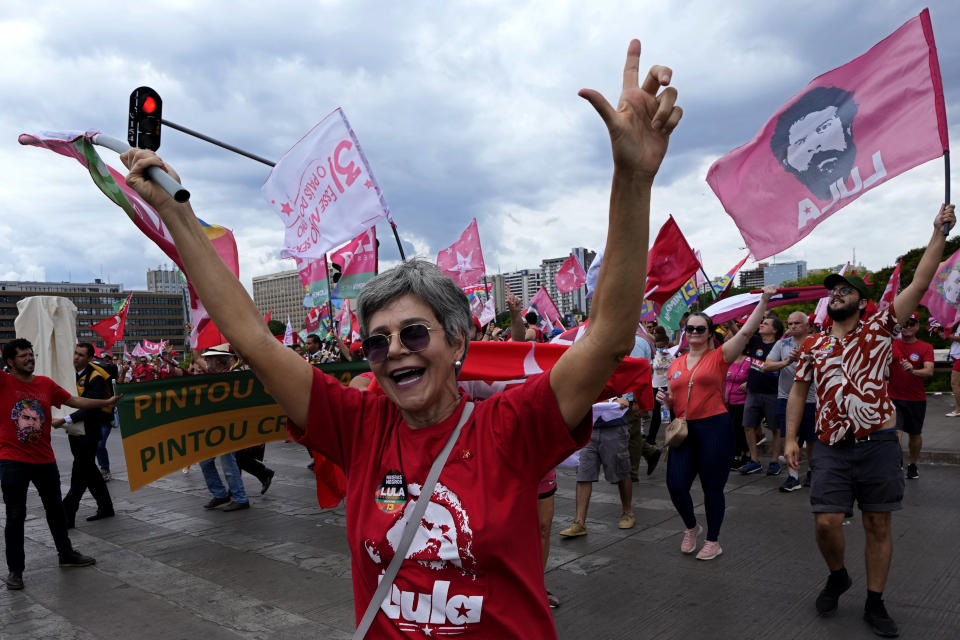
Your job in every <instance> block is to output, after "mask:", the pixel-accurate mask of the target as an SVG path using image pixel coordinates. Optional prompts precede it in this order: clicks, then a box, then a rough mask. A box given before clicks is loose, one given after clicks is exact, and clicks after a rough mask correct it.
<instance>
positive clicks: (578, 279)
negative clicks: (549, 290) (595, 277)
mask: <svg viewBox="0 0 960 640" xmlns="http://www.w3.org/2000/svg"><path fill="white" fill-rule="evenodd" d="M555 281H556V283H557V291H559V292H560V293H570V292H571V291H574V290H576V289H579V288H580V287H582V286H583V285H585V284H586V283H587V272H586V271H584V270H583V265H582V264H580V261H579V260H577V256H575V255H571V256H570V257H569V258H567V260H566V262H564V263H563V264H562V265H560V269H558V270H557V277H556V279H555Z"/></svg>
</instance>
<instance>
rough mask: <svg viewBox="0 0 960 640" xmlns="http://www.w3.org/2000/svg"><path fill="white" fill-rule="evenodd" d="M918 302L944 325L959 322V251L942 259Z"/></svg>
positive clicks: (949, 325)
mask: <svg viewBox="0 0 960 640" xmlns="http://www.w3.org/2000/svg"><path fill="white" fill-rule="evenodd" d="M920 304H922V305H923V306H925V307H926V308H927V309H929V310H930V315H931V316H933V317H934V318H936V319H937V321H938V322H940V324H942V325H943V326H944V327H952V326H953V325H955V324H956V323H957V322H960V251H956V252H954V254H953V255H952V256H950V257H949V258H947V259H946V260H944V261H943V263H942V264H941V265H940V268H939V269H937V273H936V275H935V276H933V280H932V281H931V282H930V287H929V288H927V292H926V293H924V294H923V298H921V299H920Z"/></svg>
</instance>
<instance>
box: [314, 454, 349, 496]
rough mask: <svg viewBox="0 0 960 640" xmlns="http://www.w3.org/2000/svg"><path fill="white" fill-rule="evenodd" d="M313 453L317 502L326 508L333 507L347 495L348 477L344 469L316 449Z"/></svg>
mask: <svg viewBox="0 0 960 640" xmlns="http://www.w3.org/2000/svg"><path fill="white" fill-rule="evenodd" d="M310 453H311V454H312V455H313V473H314V475H316V477H317V502H318V503H319V504H320V506H321V507H323V508H324V509H333V508H334V507H336V506H337V505H338V504H340V501H341V500H343V499H344V497H345V496H346V495H347V478H346V476H345V475H344V474H343V470H342V469H341V468H340V467H338V466H337V465H336V464H334V463H333V462H332V461H330V460H328V459H327V458H325V457H323V456H322V455H320V454H319V453H317V452H316V451H311V452H310Z"/></svg>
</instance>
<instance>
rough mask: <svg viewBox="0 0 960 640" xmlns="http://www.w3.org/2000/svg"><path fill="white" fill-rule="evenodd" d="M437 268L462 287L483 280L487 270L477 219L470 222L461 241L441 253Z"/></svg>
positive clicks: (438, 257)
mask: <svg viewBox="0 0 960 640" xmlns="http://www.w3.org/2000/svg"><path fill="white" fill-rule="evenodd" d="M437 266H438V267H439V268H440V270H441V271H443V272H444V273H445V274H447V275H448V276H450V277H451V278H453V281H454V282H456V283H457V284H459V285H460V286H461V287H466V286H469V285H471V284H476V283H477V282H480V281H481V280H483V274H484V273H485V272H486V270H487V268H486V266H484V264H483V251H482V250H481V248H480V233H479V232H478V231H477V219H476V218H474V219H473V220H471V221H470V224H469V225H468V226H467V228H466V230H465V231H464V232H463V234H462V235H461V236H460V239H459V240H457V241H456V242H454V243H453V244H452V245H450V246H449V247H447V248H446V249H444V250H442V251H441V252H440V254H439V255H438V256H437Z"/></svg>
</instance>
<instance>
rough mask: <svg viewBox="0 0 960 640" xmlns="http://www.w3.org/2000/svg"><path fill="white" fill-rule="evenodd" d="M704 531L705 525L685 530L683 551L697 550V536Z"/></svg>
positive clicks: (681, 547)
mask: <svg viewBox="0 0 960 640" xmlns="http://www.w3.org/2000/svg"><path fill="white" fill-rule="evenodd" d="M702 531H703V527H701V526H700V525H697V526H696V527H694V528H693V529H684V530H683V542H681V543H680V552H681V553H693V552H694V551H696V550H697V536H698V535H700V533H701V532H702Z"/></svg>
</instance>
